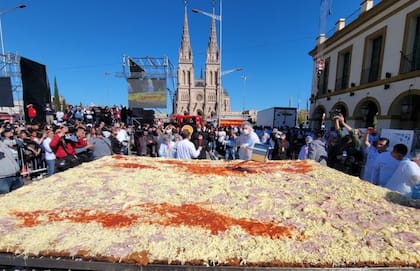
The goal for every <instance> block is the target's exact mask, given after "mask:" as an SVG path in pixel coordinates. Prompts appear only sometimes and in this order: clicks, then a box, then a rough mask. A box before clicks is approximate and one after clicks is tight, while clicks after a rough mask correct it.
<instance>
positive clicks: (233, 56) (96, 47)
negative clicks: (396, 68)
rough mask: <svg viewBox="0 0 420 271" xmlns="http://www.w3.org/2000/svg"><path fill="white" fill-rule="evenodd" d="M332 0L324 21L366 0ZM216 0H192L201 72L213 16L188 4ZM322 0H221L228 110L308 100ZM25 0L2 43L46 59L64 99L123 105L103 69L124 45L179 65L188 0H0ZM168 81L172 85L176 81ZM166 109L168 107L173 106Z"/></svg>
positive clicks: (113, 66) (126, 50) (117, 84)
mask: <svg viewBox="0 0 420 271" xmlns="http://www.w3.org/2000/svg"><path fill="white" fill-rule="evenodd" d="M330 1H331V2H332V9H331V11H332V14H331V15H329V16H328V18H327V23H326V28H327V30H329V29H332V28H334V25H335V22H336V21H337V20H338V18H340V17H344V18H345V17H347V16H349V15H350V14H352V13H353V12H354V11H355V10H357V9H358V8H359V6H360V0H335V1H332V0H330ZM211 2H212V1H211V0H189V1H188V17H189V27H190V37H191V43H192V48H193V55H194V68H195V71H196V78H198V77H199V76H200V71H201V69H203V68H204V62H205V53H206V49H207V42H208V37H209V31H210V18H209V17H207V16H204V15H202V14H196V13H192V11H191V10H192V8H197V9H200V10H203V11H207V12H211V9H212V5H211ZM320 2H321V1H320V0H303V1H283V0H223V10H222V15H223V23H222V30H223V31H222V34H223V38H222V42H223V44H222V69H223V70H229V69H233V68H235V67H242V68H243V70H242V71H240V72H234V73H230V74H228V75H225V76H224V77H223V81H222V82H223V86H224V88H225V89H226V90H227V91H228V92H229V94H230V96H231V106H232V111H240V110H242V108H243V107H244V106H245V109H257V110H260V109H265V108H268V107H272V106H289V103H290V102H291V105H292V106H295V107H297V106H299V108H306V101H307V100H308V98H309V96H310V91H311V90H310V89H311V80H312V79H311V77H312V59H311V57H310V56H309V55H308V52H309V51H310V50H311V49H313V48H314V45H315V42H316V37H317V36H318V33H319V32H320ZM375 2H377V1H375ZM20 3H23V4H25V5H27V7H26V8H24V9H19V10H14V11H12V12H10V13H7V14H4V15H3V16H2V17H1V20H2V28H3V37H4V45H5V49H6V52H9V51H10V52H15V53H17V54H18V55H20V56H23V57H26V58H29V59H32V60H34V61H37V62H39V63H42V64H44V65H46V66H47V73H48V77H49V81H50V84H51V86H53V80H54V77H55V78H56V79H57V83H58V87H59V91H60V94H61V95H63V96H64V97H65V98H66V100H67V102H68V103H71V104H79V103H80V102H81V103H83V104H90V103H94V104H100V105H113V104H117V105H120V104H122V105H127V103H128V102H127V85H126V82H125V80H124V78H119V77H115V76H106V75H105V73H112V74H114V73H118V72H122V57H123V55H128V56H132V57H145V56H151V57H163V56H167V57H168V58H169V60H170V61H171V63H172V64H173V65H174V66H175V69H176V67H177V64H178V50H179V47H180V43H181V35H182V25H183V15H184V1H183V0H118V1H117V0H72V1H70V0H21V1H15V0H3V1H1V2H0V10H6V9H8V8H10V7H13V6H16V5H18V4H20ZM216 13H217V14H219V1H217V3H216ZM218 26H219V24H218ZM218 38H219V35H218ZM242 75H245V76H246V77H247V79H246V81H245V80H243V79H242ZM168 87H169V88H170V89H172V90H174V86H173V85H172V83H171V82H169V84H168ZM51 91H53V88H52V89H51ZM244 97H245V99H244ZM298 101H299V104H298ZM161 111H162V112H167V113H171V107H168V109H161Z"/></svg>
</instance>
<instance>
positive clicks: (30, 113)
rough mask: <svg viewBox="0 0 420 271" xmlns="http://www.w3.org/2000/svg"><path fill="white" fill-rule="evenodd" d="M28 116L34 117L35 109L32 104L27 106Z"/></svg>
mask: <svg viewBox="0 0 420 271" xmlns="http://www.w3.org/2000/svg"><path fill="white" fill-rule="evenodd" d="M28 117H29V118H31V119H33V118H35V117H36V109H35V108H34V107H32V106H30V107H29V108H28Z"/></svg>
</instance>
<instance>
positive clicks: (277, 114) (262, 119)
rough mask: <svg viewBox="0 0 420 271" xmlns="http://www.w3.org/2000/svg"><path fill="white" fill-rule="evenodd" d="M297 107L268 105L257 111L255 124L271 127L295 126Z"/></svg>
mask: <svg viewBox="0 0 420 271" xmlns="http://www.w3.org/2000/svg"><path fill="white" fill-rule="evenodd" d="M296 125H297V109H296V108H295V107H270V108H267V109H263V110H260V111H258V112H257V126H263V127H264V126H265V127H271V128H280V127H285V126H288V127H296Z"/></svg>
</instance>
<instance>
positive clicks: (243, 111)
mask: <svg viewBox="0 0 420 271" xmlns="http://www.w3.org/2000/svg"><path fill="white" fill-rule="evenodd" d="M241 78H242V80H244V91H243V93H242V114H245V96H246V80H247V79H248V77H247V76H246V75H245V74H243V75H242V76H241Z"/></svg>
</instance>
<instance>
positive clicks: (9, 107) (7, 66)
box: [0, 53, 25, 119]
mask: <svg viewBox="0 0 420 271" xmlns="http://www.w3.org/2000/svg"><path fill="white" fill-rule="evenodd" d="M1 57H2V59H3V60H4V61H2V63H1V67H0V82H1V83H0V111H2V112H7V113H9V114H11V115H15V116H18V119H20V118H23V116H24V112H25V111H24V106H23V97H22V96H23V89H22V77H21V72H20V65H19V63H20V56H18V55H17V54H15V53H7V54H4V55H3V54H2V55H1Z"/></svg>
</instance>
